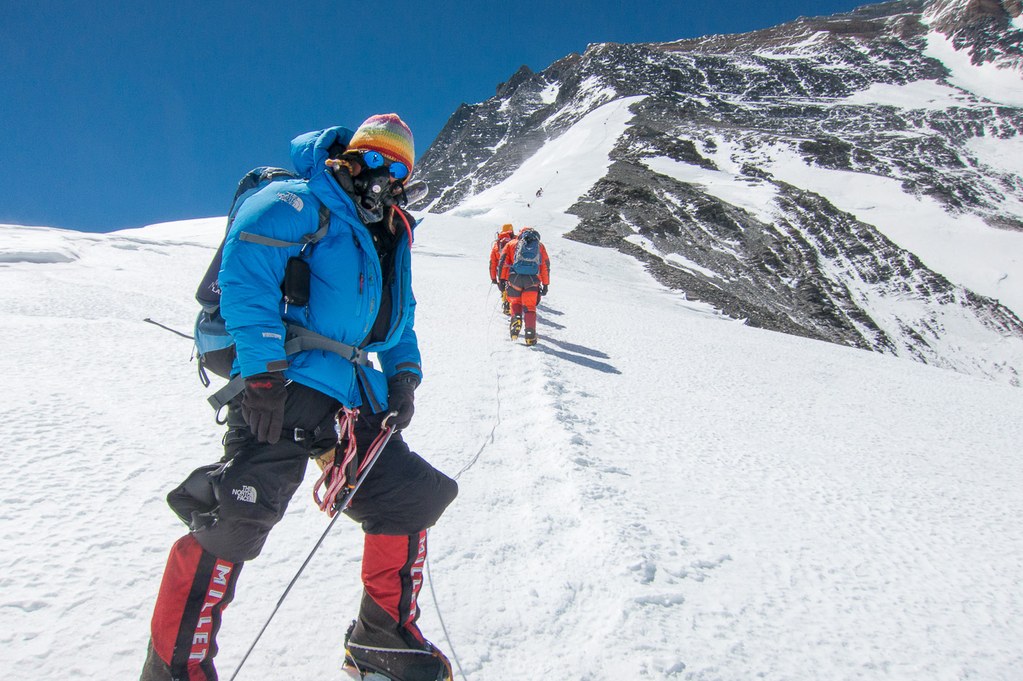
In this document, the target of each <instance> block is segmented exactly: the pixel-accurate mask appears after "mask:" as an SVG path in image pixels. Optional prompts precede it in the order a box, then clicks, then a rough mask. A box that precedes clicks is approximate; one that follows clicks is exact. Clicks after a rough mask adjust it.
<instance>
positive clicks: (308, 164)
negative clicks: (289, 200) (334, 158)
mask: <svg viewBox="0 0 1023 681" xmlns="http://www.w3.org/2000/svg"><path fill="white" fill-rule="evenodd" d="M354 134H355V133H354V132H352V131H351V130H349V129H348V128H345V127H342V126H340V125H337V126H334V127H333V128H326V129H324V130H314V131H313V132H307V133H304V134H301V135H299V136H298V137H296V138H295V139H293V140H291V162H292V163H294V164H295V171H296V172H297V173H298V174H299V175H300V176H302V177H304V178H305V179H307V180H308V179H310V178H311V177H312V176H313V175H314V174H316V173H317V172H319V171H321V170H323V167H324V166H323V164H324V161H326V160H327V158H328V156H329V155H328V153H327V150H328V149H330V147H331V145H332V144H334V143H335V142H340V143H341V144H343V145H345V146H348V143H349V142H350V141H351V140H352V136H353V135H354Z"/></svg>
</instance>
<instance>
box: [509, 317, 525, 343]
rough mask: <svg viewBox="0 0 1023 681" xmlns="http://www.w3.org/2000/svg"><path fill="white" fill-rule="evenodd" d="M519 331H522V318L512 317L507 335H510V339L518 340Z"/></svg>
mask: <svg viewBox="0 0 1023 681" xmlns="http://www.w3.org/2000/svg"><path fill="white" fill-rule="evenodd" d="M520 331H522V317H517V316H516V317H512V320H511V324H509V325H508V333H509V334H510V335H511V339H512V340H518V339H519V332H520Z"/></svg>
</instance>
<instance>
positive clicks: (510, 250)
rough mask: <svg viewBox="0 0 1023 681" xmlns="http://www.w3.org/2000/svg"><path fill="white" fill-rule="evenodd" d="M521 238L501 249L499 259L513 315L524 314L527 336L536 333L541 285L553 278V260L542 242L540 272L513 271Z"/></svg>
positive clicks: (523, 324)
mask: <svg viewBox="0 0 1023 681" xmlns="http://www.w3.org/2000/svg"><path fill="white" fill-rule="evenodd" d="M518 244H519V238H518V237H515V238H514V239H512V240H511V241H509V242H508V243H507V244H505V245H504V248H503V249H502V250H501V257H500V259H499V260H498V269H499V271H500V275H501V276H500V279H501V281H506V282H508V286H507V288H506V289H505V292H506V293H507V294H508V301H509V302H510V303H511V316H512V318H513V319H514V318H515V317H518V316H519V315H522V326H523V328H524V329H525V331H526V337H527V338H528V337H529V336H531V335H534V336H535V335H536V305H537V303H539V302H540V286H541V285H543V286H549V285H550V280H551V260H550V257H549V256H548V255H547V247H546V246H544V245H543V244H542V243H541V244H540V272H539V273H538V274H516V273H514V272H512V271H511V266H512V262H513V261H514V260H515V248H516V246H518Z"/></svg>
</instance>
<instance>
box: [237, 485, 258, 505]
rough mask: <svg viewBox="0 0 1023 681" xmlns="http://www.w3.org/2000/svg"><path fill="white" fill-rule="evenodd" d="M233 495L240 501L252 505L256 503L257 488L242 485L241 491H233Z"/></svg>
mask: <svg viewBox="0 0 1023 681" xmlns="http://www.w3.org/2000/svg"><path fill="white" fill-rule="evenodd" d="M231 494H233V495H234V498H235V499H237V500H238V501H245V502H247V503H250V504H254V503H256V488H255V487H252V486H250V485H242V487H241V489H233V490H231Z"/></svg>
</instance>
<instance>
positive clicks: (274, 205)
mask: <svg viewBox="0 0 1023 681" xmlns="http://www.w3.org/2000/svg"><path fill="white" fill-rule="evenodd" d="M352 134H353V133H352V131H351V130H349V129H347V128H342V127H334V128H328V129H326V130H321V131H318V132H310V133H306V134H304V135H301V136H299V137H296V138H295V139H294V140H292V142H291V157H292V161H293V162H294V164H295V169H296V170H297V171H298V174H299V175H300V176H301V177H302V178H303V179H295V180H281V181H277V182H272V183H270V184H268V185H266V186H265V187H263V188H262V189H261V190H259V191H258V192H256V193H255V194H253V195H252V196H250V197H249V198H248V199H247V200H246V201H245V203H243V204H242V206H241V208H240V209H239V210H238V214H237V217H236V218H235V221H234V225H233V226H232V227H231V231H230V232H229V233H228V235H227V240H226V242H225V244H224V257H223V261H222V264H221V268H220V286H221V289H222V294H221V301H220V309H221V312H222V314H223V316H224V319H225V320H226V322H227V330H228V331H229V332H230V334H231V336H232V337H233V338H234V341H235V347H236V349H237V360H236V361H235V366H234V369H235V371H236V372H240V373H241V374H242V375H243V376H251V375H253V374H258V373H260V372H263V371H268V370H274V369H278V368H280V367H281V366H283V361H284V360H285V355H284V334H285V329H284V321H287V322H288V323H289V324H297V325H299V326H302V327H305V328H307V329H309V330H311V331H315V332H316V333H318V334H321V335H323V336H326V337H328V338H331V339H333V340H336V341H340V342H342V343H346V344H348V345H352V346H355V347H358V346H361V345H362V343H363V342H364V340H365V339H366V338H367V336H368V335H369V334H370V332H371V330H372V328H373V322H374V321H375V320H376V316H377V311H378V309H379V305H380V296H381V290H382V288H381V287H382V285H383V282H381V272H380V261H379V258H378V257H377V253H376V249H375V248H374V246H373V239H372V237H371V236H370V233H369V231H368V230H367V229H366V227H365V226H364V225H363V224H362V221H361V220H360V219H359V217H358V215H357V214H356V212H355V206H354V204H353V203H352V200H351V199H350V198H349V197H348V195H347V194H345V193H344V191H343V190H342V189H341V187H340V186H338V184H337V181H336V180H335V179H334V176H333V174H332V173H331V172H330V171H329V170H328V169H326V167H325V166H324V161H325V160H326V159H327V157H328V154H327V149H328V148H329V147H330V146H331V144H333V143H334V142H335V141H339V142H340V143H342V144H348V142H349V140H351V138H352ZM321 202H322V203H323V204H325V205H326V206H327V207H328V208H329V209H330V227H329V229H328V231H327V234H326V236H324V237H323V238H322V239H321V240H320V241H319V242H317V243H316V244H315V246H312V247H310V248H311V249H312V251H311V253H309V254H308V255H307V260H308V262H309V267H310V270H311V278H310V279H311V281H310V292H309V304H308V305H307V306H304V307H295V306H287V308H286V306H285V304H284V301H283V298H282V294H281V282H282V281H283V280H284V268H285V264H286V263H287V261H288V258H290V257H292V256H297V255H298V254H299V251H300V248H299V246H280V245H265V244H263V243H253V242H251V241H247V240H245V239H244V238H242V235H243V234H251V235H259V236H261V237H268V238H270V239H274V240H279V241H281V242H300V241H301V239H302V237H303V236H304V235H306V234H311V233H313V232H315V231H316V230H317V228H318V227H319V209H320V204H321ZM399 235H400V239H399V241H398V244H397V246H396V247H395V255H394V257H395V267H394V271H395V276H394V277H393V281H392V282H391V284H390V286H391V301H392V302H391V321H390V327H389V331H388V333H387V337H386V338H385V339H384V340H383V341H382V342H379V343H373V344H370V345H367V346H366V347H365V348H364V349H365V350H366V351H368V352H375V353H376V358H377V364H379V367H376V368H374V367H368V366H359V365H356V364H354V363H353V362H350V361H348V360H347V359H345V358H343V357H341V356H340V355H337V354H334V353H331V352H325V351H322V350H312V351H306V352H301V353H299V354H297V355H295V356H293V357H290V358H288V362H289V363H290V364H289V365H288V368H287V370H286V371H285V372H284V374H285V377H286V378H289V379H291V380H294V381H297V382H298V383H302V384H303V385H307V386H309V387H311V388H315V389H316V390H319V391H320V392H323V393H325V394H327V395H331V396H333V397H335V398H337V399H338V400H340V401H341V403H342V404H344V405H345V406H348V407H359V406H362V402H363V394H365V396H366V398H367V401H368V402H369V404H368V405H367V406H368V407H370V410H371V411H373V412H377V411H381V410H382V409H384V408H386V406H387V379H388V378H389V377H391V376H393V375H394V374H396V373H398V372H401V371H410V372H412V373H414V374H415V375H417V376H419V377H420V378H421V377H422V369H421V363H420V362H421V359H420V354H419V343H418V341H417V339H416V332H415V330H414V322H415V310H416V301H415V298H414V297H413V294H412V254H411V251H410V248H409V243H408V235H407V234H406V232H405V229H404V225H403V224H402V225H401V226H400V227H399ZM360 384H361V385H362V388H363V391H362V392H360V390H359V386H360Z"/></svg>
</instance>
